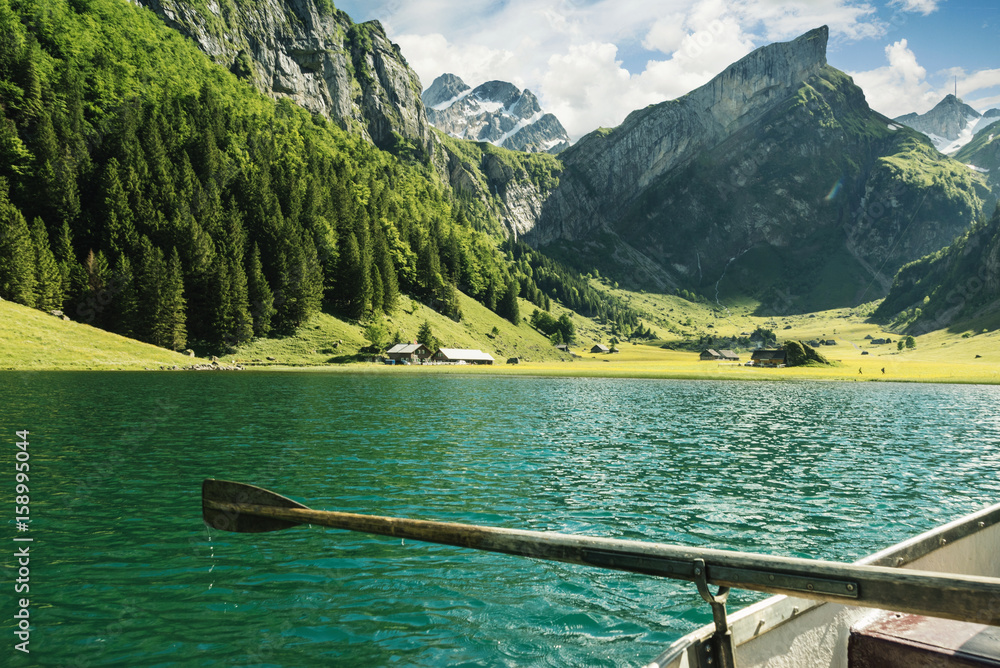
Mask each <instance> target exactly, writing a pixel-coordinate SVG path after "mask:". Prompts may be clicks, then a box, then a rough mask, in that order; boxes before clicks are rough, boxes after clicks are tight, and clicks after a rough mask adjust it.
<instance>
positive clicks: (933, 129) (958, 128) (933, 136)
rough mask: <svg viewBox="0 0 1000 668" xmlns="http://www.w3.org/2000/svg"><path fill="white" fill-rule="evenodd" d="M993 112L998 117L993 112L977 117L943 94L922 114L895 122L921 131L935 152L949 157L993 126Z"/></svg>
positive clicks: (976, 112)
mask: <svg viewBox="0 0 1000 668" xmlns="http://www.w3.org/2000/svg"><path fill="white" fill-rule="evenodd" d="M994 112H996V114H998V115H1000V111H997V110H995V109H991V110H990V111H988V112H986V114H985V115H984V114H980V113H979V112H978V111H976V110H975V109H973V108H972V107H970V106H969V105H967V104H965V103H964V102H962V101H961V100H960V99H958V98H957V97H955V96H954V95H947V96H945V98H944V99H943V100H941V101H940V102H938V104H937V105H936V106H935V107H934V108H933V109H931V110H930V111H928V112H927V113H926V114H906V115H905V116H900V117H898V118H896V119H895V120H896V121H898V122H899V123H903V124H904V125H908V126H910V127H911V128H913V129H914V130H918V131H920V132H923V133H924V134H926V135H927V136H928V137H929V138H930V140H931V141H932V142H933V143H934V147H935V148H937V150H939V151H941V152H942V153H944V154H948V155H950V154H952V153H956V152H958V151H959V150H960V149H961V148H962V147H963V146H965V145H966V144H968V143H969V142H970V141H972V138H973V137H975V135H976V133H977V132H978V131H979V130H981V129H983V128H984V127H986V126H987V125H990V124H991V123H995V122H996V121H997V117H996V116H995V115H991V114H993V113H994Z"/></svg>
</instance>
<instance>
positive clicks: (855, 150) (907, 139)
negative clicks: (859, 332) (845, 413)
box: [526, 27, 993, 312]
mask: <svg viewBox="0 0 1000 668" xmlns="http://www.w3.org/2000/svg"><path fill="white" fill-rule="evenodd" d="M828 36H829V32H828V29H826V28H825V27H821V28H817V29H815V30H812V31H810V32H808V33H806V34H804V35H802V36H801V37H799V38H797V39H795V40H792V41H791V42H785V43H778V44H771V45H767V46H765V47H761V48H760V49H758V50H756V51H754V52H753V53H751V54H750V55H749V56H747V57H745V58H744V59H742V60H741V61H738V62H737V63H734V64H733V65H731V66H729V67H728V68H726V70H724V71H723V72H722V73H721V74H720V75H719V76H717V77H716V78H715V79H713V80H712V81H710V82H709V83H708V84H706V85H705V86H703V87H701V88H699V89H696V90H694V91H692V92H690V93H688V94H687V95H685V96H683V97H681V98H678V99H676V100H672V101H668V102H663V103H660V104H657V105H651V106H649V107H647V108H645V109H641V110H637V111H635V112H633V113H632V114H630V115H629V116H628V117H627V118H626V120H625V121H624V122H623V123H622V125H620V126H618V127H617V128H614V129H611V130H598V131H596V132H594V133H591V134H590V135H587V136H586V137H584V138H583V139H581V140H580V141H579V142H578V143H577V144H576V145H574V146H573V147H572V148H571V149H569V150H568V151H566V152H565V153H563V154H562V155H561V159H562V161H563V164H564V171H563V173H562V176H561V178H560V184H559V187H558V188H557V189H555V190H554V191H553V192H552V193H551V194H550V195H549V197H548V198H547V200H546V202H545V205H544V208H543V211H542V215H541V216H540V218H539V219H538V221H537V222H536V225H535V226H534V227H533V228H531V229H530V230H528V231H527V233H526V239H527V240H528V241H529V243H533V244H537V245H538V246H539V247H540V248H542V249H544V250H545V251H546V252H549V253H554V254H556V255H557V256H558V257H561V258H563V259H564V260H565V261H572V260H574V259H575V261H576V262H577V263H578V264H577V266H580V267H583V266H585V265H587V264H588V263H593V264H594V266H598V267H599V268H600V270H601V272H602V274H603V275H615V276H616V278H618V280H624V281H627V282H628V283H629V284H631V285H633V286H635V287H645V288H648V289H653V290H663V289H667V290H669V289H678V288H686V289H694V290H698V291H703V292H705V293H707V294H709V295H711V296H713V297H714V298H716V299H718V298H719V297H720V296H725V295H737V294H744V295H746V294H748V293H749V294H751V295H754V296H755V297H756V298H758V299H759V300H760V301H761V302H762V304H763V306H762V308H776V309H780V310H785V311H789V310H795V311H799V312H801V311H803V310H806V309H809V308H816V309H819V308H831V307H835V306H844V305H853V304H854V303H857V302H856V301H855V300H858V299H862V298H864V299H868V300H870V299H875V298H877V297H879V296H881V295H883V294H885V292H886V291H887V290H888V288H889V286H890V285H891V281H892V276H893V274H894V273H895V271H896V269H897V268H898V267H900V266H902V265H903V264H905V263H906V262H909V261H912V260H914V259H916V258H918V257H921V256H923V255H925V254H927V253H929V252H933V251H935V250H937V249H939V248H941V247H942V246H944V245H947V243H949V242H950V241H951V240H952V239H953V238H954V237H955V236H956V235H957V234H960V233H961V232H962V231H964V229H966V227H967V226H968V225H969V224H970V223H971V222H972V221H973V220H974V219H975V218H976V217H977V216H978V215H979V214H981V213H982V211H983V208H984V206H988V205H989V201H991V198H992V197H993V195H992V194H991V192H990V191H989V189H988V188H987V187H986V185H985V183H984V182H983V179H982V178H981V177H980V176H978V175H976V174H975V173H973V172H972V170H969V169H968V168H967V167H965V166H964V165H960V164H959V163H956V162H954V161H952V160H950V159H948V158H945V157H943V156H941V155H940V154H939V153H938V152H937V151H936V150H935V149H934V148H933V147H932V146H931V144H930V143H929V141H928V140H927V139H926V138H924V137H923V135H921V134H919V133H918V132H916V131H914V130H912V129H910V128H907V127H905V126H901V125H899V124H896V123H894V122H893V121H891V120H890V119H888V118H886V117H885V116H883V115H881V114H878V113H877V112H875V111H873V110H871V108H870V107H869V106H868V104H867V102H866V100H865V97H864V93H863V92H862V91H861V89H860V88H858V87H857V86H856V85H855V84H854V83H853V80H851V78H850V77H849V76H848V75H846V74H844V73H843V72H840V71H839V70H836V69H835V68H832V67H830V66H829V65H828V64H827V61H826V55H825V52H826V44H827V40H828Z"/></svg>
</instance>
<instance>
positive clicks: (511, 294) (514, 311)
mask: <svg viewBox="0 0 1000 668" xmlns="http://www.w3.org/2000/svg"><path fill="white" fill-rule="evenodd" d="M517 293H518V284H517V281H515V280H513V279H511V281H510V282H509V283H507V289H506V290H505V291H504V293H503V297H502V298H501V299H500V303H499V304H497V311H496V312H497V315H499V316H500V317H501V318H506V319H507V320H509V321H511V322H512V323H514V324H515V325H517V324H520V322H521V312H520V306H519V305H518V302H517Z"/></svg>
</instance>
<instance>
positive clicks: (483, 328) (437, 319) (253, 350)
mask: <svg viewBox="0 0 1000 668" xmlns="http://www.w3.org/2000/svg"><path fill="white" fill-rule="evenodd" d="M459 299H460V301H461V307H462V314H463V317H462V321H461V322H455V321H453V320H451V319H450V318H447V317H445V316H443V315H441V314H440V313H437V312H436V311H434V310H432V309H430V308H428V307H426V306H424V305H423V304H420V303H418V302H414V301H411V300H410V299H408V298H405V297H404V298H403V299H402V300H400V301H401V304H400V307H399V308H398V309H397V310H396V312H395V313H394V314H393V315H391V316H389V317H387V318H384V322H385V325H386V327H387V329H388V330H389V332H390V334H391V335H392V336H391V338H392V339H393V341H392V342H393V343H395V342H397V341H396V336H395V335H396V334H397V333H399V334H400V336H399V337H398V338H399V340H400V341H403V342H407V341H412V340H414V339H416V336H417V331H418V329H419V328H420V326H421V324H423V322H424V321H427V322H429V323H430V326H431V331H432V332H433V334H434V336H435V337H437V338H438V340H440V341H441V344H442V346H443V347H446V348H478V349H480V350H483V351H484V352H487V353H489V354H491V355H493V357H494V358H496V360H497V361H498V362H501V363H503V362H505V361H506V360H507V358H508V357H520V358H522V359H524V360H526V361H541V360H560V359H568V356H567V355H565V354H563V353H560V352H558V351H556V350H555V349H554V348H553V347H552V346H551V345H550V344H549V341H548V339H547V338H546V337H545V336H543V335H542V334H540V333H539V332H537V331H536V330H535V329H533V328H532V327H531V326H529V325H528V324H527V323H526V322H522V323H521V324H520V326H518V327H515V326H514V325H513V324H512V323H510V322H508V321H506V320H504V319H503V318H500V317H499V316H497V315H496V314H495V313H493V312H491V311H490V310H488V309H487V308H486V307H484V306H483V305H482V304H480V303H478V302H476V301H475V300H473V299H470V298H468V297H466V296H465V295H464V294H461V293H459ZM534 308H535V307H534V305H532V304H530V303H528V302H526V301H523V300H522V301H521V302H520V310H521V315H522V316H525V317H526V316H528V315H530V314H531V311H532V310H533V309H534ZM563 311H564V309H560V308H559V307H554V308H553V315H555V316H557V317H558V316H559V315H560V314H561V313H562V312H563ZM574 321H575V322H576V323H577V325H578V327H581V328H582V327H583V325H584V323H585V322H589V321H586V320H585V319H583V318H580V317H579V316H576V317H574ZM494 327H496V328H497V330H499V334H498V335H497V336H496V337H495V338H491V336H490V335H491V334H492V330H493V328H494ZM338 341H342V342H343V343H341V344H340V345H338V346H337V347H334V344H335V343H336V342H338ZM583 343H585V344H588V345H587V348H588V349H589V348H590V346H592V345H593V343H594V342H593V341H592V340H591V337H587V336H584V337H583ZM367 345H368V342H367V341H366V340H365V337H364V328H363V326H362V325H357V324H353V323H348V322H344V321H342V320H338V319H336V318H334V317H333V316H330V315H327V314H325V313H324V314H319V315H317V316H314V317H313V318H312V319H311V320H310V321H309V322H308V323H307V324H306V325H305V326H304V327H303V328H302V329H301V330H300V331H299V333H298V334H296V335H295V336H293V337H289V338H285V339H260V340H257V341H254V342H253V343H251V344H249V345H247V346H244V347H243V348H241V349H240V350H239V351H238V352H237V353H236V354H235V355H233V356H232V358H233V359H236V360H239V361H242V362H250V363H255V362H254V360H260V361H261V362H258V363H264V364H267V363H268V361H267V358H268V357H274V358H275V360H274V362H271V363H272V364H279V365H288V366H302V365H318V364H322V365H325V364H329V363H336V362H347V361H354V358H355V356H356V355H358V353H359V351H360V349H361V348H363V347H365V346H367ZM229 359H230V357H228V356H227V357H226V360H227V361H228V360H229Z"/></svg>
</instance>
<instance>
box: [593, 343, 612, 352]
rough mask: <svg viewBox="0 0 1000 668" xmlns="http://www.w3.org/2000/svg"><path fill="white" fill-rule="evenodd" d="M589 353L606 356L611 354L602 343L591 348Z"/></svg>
mask: <svg viewBox="0 0 1000 668" xmlns="http://www.w3.org/2000/svg"><path fill="white" fill-rule="evenodd" d="M590 352H592V353H604V354H607V353H610V352H611V349H610V348H608V347H607V346H606V345H604V344H603V343H598V344H597V345H596V346H594V347H593V348H591V349H590Z"/></svg>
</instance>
